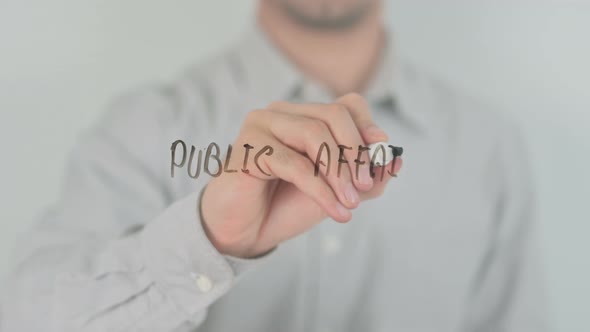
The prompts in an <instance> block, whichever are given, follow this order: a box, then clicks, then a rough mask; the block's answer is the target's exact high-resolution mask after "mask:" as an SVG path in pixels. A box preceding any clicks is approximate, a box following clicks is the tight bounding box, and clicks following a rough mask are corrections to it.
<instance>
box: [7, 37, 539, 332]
mask: <svg viewBox="0 0 590 332" xmlns="http://www.w3.org/2000/svg"><path fill="white" fill-rule="evenodd" d="M378 68H379V70H378V71H377V74H376V75H375V77H373V79H372V81H371V82H372V83H371V84H370V86H369V88H368V89H367V91H366V93H365V96H366V98H367V99H368V101H369V102H370V105H371V107H372V113H373V117H374V119H375V122H376V123H377V124H378V125H379V126H380V127H381V128H382V129H384V130H385V132H387V133H388V134H389V136H390V138H391V141H390V143H393V144H394V145H396V146H402V147H404V168H403V169H402V171H401V173H400V174H399V177H397V178H395V179H393V180H392V181H391V182H392V183H389V185H388V186H387V189H386V190H385V192H384V193H383V195H382V196H381V197H379V198H377V199H375V200H371V201H367V202H363V203H362V204H361V205H360V206H359V208H357V209H355V210H354V211H353V218H352V221H351V222H350V223H347V224H338V223H335V222H333V221H331V220H325V221H323V222H322V223H320V224H319V225H317V226H316V227H314V228H313V229H311V230H310V231H308V232H306V233H304V234H301V235H300V236H297V237H295V238H293V239H291V240H289V241H286V242H283V243H281V244H280V245H279V246H278V247H277V248H275V249H274V250H273V251H272V252H270V253H268V254H266V255H263V256H262V257H258V258H254V259H241V258H236V257H231V256H228V255H223V254H221V253H220V252H218V251H217V250H216V249H215V247H214V246H213V245H212V244H211V242H210V241H209V239H208V238H207V236H206V235H205V233H204V231H203V228H202V224H201V220H200V216H199V211H198V200H199V193H200V192H201V190H202V189H203V188H204V187H205V185H206V184H207V182H208V181H209V180H210V177H209V176H207V175H205V174H201V175H200V176H199V177H198V178H197V179H192V178H190V177H189V176H188V174H186V173H184V171H183V170H177V171H176V174H175V176H174V177H171V176H170V163H171V144H172V143H173V142H174V141H176V140H178V139H182V140H183V141H184V142H186V143H187V144H188V145H189V147H190V145H194V146H195V147H196V149H204V148H206V147H207V146H208V145H209V144H210V143H211V142H216V143H217V144H218V145H219V146H220V147H224V146H227V144H230V143H232V142H233V140H234V138H235V137H236V135H237V133H238V130H239V128H240V125H241V123H242V119H243V118H244V116H245V115H246V114H247V112H249V111H251V110H255V109H259V108H263V107H265V106H266V105H268V104H270V103H271V102H273V101H275V100H291V101H310V102H329V101H331V100H332V99H333V96H331V95H330V93H328V92H327V90H326V89H325V88H324V87H323V86H322V85H321V84H319V83H318V82H316V81H314V80H312V79H309V78H306V77H305V76H304V75H302V74H301V72H300V71H299V70H298V69H297V68H296V67H295V66H294V65H292V64H291V63H290V62H289V61H288V60H287V59H286V57H284V56H283V55H282V54H281V52H280V51H279V50H277V49H275V48H274V46H273V45H272V43H271V42H270V41H269V40H268V39H267V37H266V35H265V34H264V32H263V31H262V30H261V28H260V27H258V26H254V27H252V28H251V29H248V30H247V32H245V33H244V37H243V38H242V39H240V40H239V42H236V43H235V44H234V45H233V46H232V47H230V48H228V49H226V50H225V51H223V52H222V53H221V54H219V55H218V56H216V57H214V58H212V59H210V60H209V61H205V62H204V63H201V64H199V65H197V66H195V67H192V68H191V69H189V70H187V71H186V73H185V74H184V75H182V76H181V77H179V78H177V79H176V80H174V81H173V82H168V83H164V84H154V85H149V86H144V87H141V88H139V89H138V90H137V91H135V92H132V93H129V94H126V95H123V96H121V97H119V98H117V99H116V101H115V102H114V103H113V104H112V106H111V107H110V109H109V111H108V112H107V113H105V115H104V116H103V117H102V118H101V120H100V121H99V123H97V124H96V125H95V126H94V127H92V128H91V129H90V130H88V131H86V132H85V134H84V135H83V136H82V137H81V138H80V139H79V141H78V142H77V143H76V147H75V148H74V150H73V152H72V153H71V156H70V158H69V162H68V167H67V169H66V173H65V177H64V184H63V190H62V192H61V194H60V197H59V199H58V200H57V202H56V203H55V204H54V205H53V206H52V207H51V208H50V209H49V210H48V211H46V212H45V213H44V214H43V216H42V217H41V218H39V220H37V221H36V222H35V223H34V226H33V227H32V229H31V231H30V232H29V233H28V234H27V235H26V236H25V237H24V238H23V239H22V241H21V242H20V247H19V248H18V250H17V252H18V257H16V262H17V264H16V265H15V268H14V269H13V270H12V273H11V274H10V277H9V279H8V281H7V284H6V287H5V293H4V296H3V300H2V320H3V321H2V324H3V327H4V329H5V330H6V331H19V332H25V331H35V332H36V331H56V332H57V331H59V332H65V331H158V332H166V331H212V332H217V331H219V332H221V331H224V332H226V331H256V332H260V331H281V332H294V331H318V332H319V331H355V332H356V331H404V332H417V331H421V332H422V331H437V332H444V331H449V332H450V331H470V332H474V331H494V332H498V331H513V332H524V331H535V332H540V331H543V330H544V329H545V328H546V324H545V314H544V311H543V298H542V285H541V282H540V275H539V272H538V271H537V259H536V257H535V256H536V255H535V252H536V251H535V249H534V248H535V246H534V243H535V241H534V237H535V236H534V214H533V211H534V210H533V204H532V203H533V200H532V198H533V197H532V192H533V190H532V186H531V183H530V175H529V169H528V166H527V161H526V153H525V151H524V148H523V147H524V144H523V140H522V138H521V135H520V134H519V131H518V130H517V129H516V127H515V125H513V124H512V123H511V121H510V120H508V119H506V118H505V116H502V115H500V113H497V112H494V111H493V110H491V109H490V107H489V106H487V105H486V104H485V103H482V102H479V101H477V100H476V99H474V98H469V97H466V96H464V95H463V94H462V93H458V92H456V91H455V90H453V89H452V88H450V87H449V84H447V83H446V82H445V81H444V80H442V79H440V78H437V77H436V76H435V75H431V74H428V73H427V72H425V71H423V70H421V69H419V67H418V66H415V65H413V64H411V62H409V61H407V60H403V59H400V58H399V57H397V56H394V54H393V52H392V47H391V42H388V44H387V47H386V51H385V54H384V56H383V58H382V60H381V63H380V64H379V67H378ZM222 176H231V174H229V175H226V174H224V175H222Z"/></svg>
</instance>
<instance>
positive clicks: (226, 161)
mask: <svg viewBox="0 0 590 332" xmlns="http://www.w3.org/2000/svg"><path fill="white" fill-rule="evenodd" d="M231 151H232V146H231V144H229V145H228V146H227V154H226V155H225V164H224V165H223V172H224V173H235V172H237V170H235V169H228V167H229V160H230V159H231Z"/></svg>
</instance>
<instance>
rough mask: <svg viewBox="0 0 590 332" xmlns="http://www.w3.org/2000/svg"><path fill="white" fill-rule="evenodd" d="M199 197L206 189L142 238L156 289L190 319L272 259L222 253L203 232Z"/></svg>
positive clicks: (165, 215)
mask: <svg viewBox="0 0 590 332" xmlns="http://www.w3.org/2000/svg"><path fill="white" fill-rule="evenodd" d="M199 195H200V190H199V191H196V192H194V193H192V194H190V195H188V196H187V197H185V198H183V199H181V200H179V201H177V202H176V203H174V204H173V205H171V206H170V207H169V208H167V209H166V210H165V211H164V212H163V213H162V214H161V215H159V216H158V217H157V218H156V219H155V220H153V221H152V222H151V223H149V224H147V225H146V226H145V228H144V229H143V231H142V232H141V234H140V243H141V251H142V254H143V260H144V262H145V266H146V269H147V270H148V273H149V274H150V275H151V276H152V278H153V279H154V284H155V287H157V288H158V289H159V290H160V291H161V292H162V293H163V294H165V295H166V296H168V297H169V298H170V299H171V300H172V301H173V302H174V303H176V305H177V306H178V309H179V310H182V311H183V312H185V313H186V314H187V318H189V319H190V317H193V316H194V315H195V314H196V313H198V312H200V311H202V310H205V309H206V308H207V307H208V306H209V305H210V304H211V303H213V302H214V301H215V300H217V299H218V298H219V297H221V296H222V295H223V294H225V293H226V292H227V291H228V290H229V289H230V288H231V286H232V285H233V283H234V282H235V280H236V279H237V278H238V277H239V276H240V275H241V274H242V273H244V272H245V271H247V270H249V269H251V268H252V267H253V266H255V265H257V264H258V263H260V262H261V261H263V260H266V259H267V258H268V256H269V255H270V253H267V254H265V255H263V256H260V257H256V258H253V259H242V258H237V257H232V256H228V255H223V254H221V253H219V252H218V251H217V249H216V248H215V247H214V246H213V244H212V243H211V241H210V240H209V238H208V237H207V235H206V233H205V231H204V230H203V227H202V223H201V218H200V216H199V215H200V213H199V211H198V200H199Z"/></svg>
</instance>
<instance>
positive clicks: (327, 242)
mask: <svg viewBox="0 0 590 332" xmlns="http://www.w3.org/2000/svg"><path fill="white" fill-rule="evenodd" d="M341 247H342V245H341V244H340V240H339V239H338V237H336V236H335V235H329V234H328V235H325V236H324V239H323V240H322V249H323V251H324V254H326V255H334V254H337V253H338V252H340V249H341Z"/></svg>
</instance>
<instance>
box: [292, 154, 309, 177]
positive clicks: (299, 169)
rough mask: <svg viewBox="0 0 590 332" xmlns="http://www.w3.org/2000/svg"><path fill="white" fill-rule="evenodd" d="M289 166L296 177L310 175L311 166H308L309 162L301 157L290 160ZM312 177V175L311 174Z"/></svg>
mask: <svg viewBox="0 0 590 332" xmlns="http://www.w3.org/2000/svg"><path fill="white" fill-rule="evenodd" d="M291 166H292V167H293V169H294V170H295V172H296V173H297V174H298V176H302V175H303V176H305V175H307V174H308V173H309V174H311V173H310V168H311V165H310V164H309V162H308V161H307V160H306V159H304V158H303V157H301V158H293V159H292V160H291ZM311 175H313V174H311Z"/></svg>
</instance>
